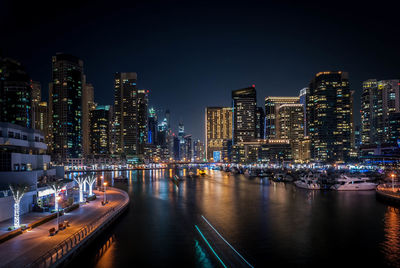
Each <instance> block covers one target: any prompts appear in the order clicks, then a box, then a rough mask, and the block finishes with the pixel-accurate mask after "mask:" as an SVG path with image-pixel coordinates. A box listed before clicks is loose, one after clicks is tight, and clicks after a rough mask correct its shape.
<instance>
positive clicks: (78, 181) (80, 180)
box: [74, 175, 86, 203]
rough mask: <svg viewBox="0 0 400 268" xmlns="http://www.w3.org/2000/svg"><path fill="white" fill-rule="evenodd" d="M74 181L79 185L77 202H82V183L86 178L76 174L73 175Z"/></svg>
mask: <svg viewBox="0 0 400 268" xmlns="http://www.w3.org/2000/svg"><path fill="white" fill-rule="evenodd" d="M74 181H75V182H76V183H77V184H78V186H79V203H82V202H83V184H85V183H86V178H85V177H84V176H81V175H77V176H75V178H74Z"/></svg>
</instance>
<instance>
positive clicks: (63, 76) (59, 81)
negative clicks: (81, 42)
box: [49, 53, 83, 162]
mask: <svg viewBox="0 0 400 268" xmlns="http://www.w3.org/2000/svg"><path fill="white" fill-rule="evenodd" d="M52 70H53V71H52V88H51V91H50V94H51V97H50V98H49V99H50V100H51V102H50V106H51V111H52V138H53V142H52V154H53V156H54V157H53V158H54V160H55V161H56V162H65V161H66V159H67V158H81V157H82V88H83V61H82V60H80V59H78V58H77V57H75V56H72V55H68V54H61V53H59V54H57V55H56V56H53V58H52Z"/></svg>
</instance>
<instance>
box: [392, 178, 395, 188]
mask: <svg viewBox="0 0 400 268" xmlns="http://www.w3.org/2000/svg"><path fill="white" fill-rule="evenodd" d="M394 176H395V175H394V173H392V191H393V192H394Z"/></svg>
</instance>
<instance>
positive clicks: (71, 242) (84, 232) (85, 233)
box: [29, 190, 129, 267]
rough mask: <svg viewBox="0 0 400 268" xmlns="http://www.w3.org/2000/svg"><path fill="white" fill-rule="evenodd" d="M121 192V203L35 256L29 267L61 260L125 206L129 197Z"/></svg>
mask: <svg viewBox="0 0 400 268" xmlns="http://www.w3.org/2000/svg"><path fill="white" fill-rule="evenodd" d="M119 191H120V190H119ZM123 193H124V195H125V197H126V198H125V200H124V202H123V203H121V204H120V205H118V206H116V207H113V208H111V209H109V210H108V211H107V212H105V213H104V214H102V215H101V216H99V217H97V218H96V219H95V220H93V221H92V222H90V223H89V224H87V225H85V226H84V227H82V228H81V229H79V230H78V231H76V232H75V233H73V234H72V235H71V236H69V237H68V238H66V239H65V240H63V241H62V242H61V243H59V244H58V245H57V246H55V247H54V248H52V249H51V250H49V251H47V252H46V253H45V254H43V255H42V256H40V257H39V258H37V259H36V260H35V261H34V262H33V263H32V264H30V265H29V267H50V266H52V265H54V264H55V263H56V262H57V261H59V260H61V259H62V258H63V257H64V256H66V255H67V254H68V253H69V252H70V251H72V250H75V248H76V246H78V245H79V244H80V243H81V242H82V241H84V240H85V239H86V238H87V237H89V236H90V235H91V234H92V233H93V232H94V231H95V230H96V229H97V228H98V227H100V226H101V225H102V224H104V223H106V222H107V221H109V220H110V219H112V218H113V216H114V215H116V214H118V213H119V212H120V211H121V210H122V209H123V208H125V206H126V205H127V204H128V203H129V197H127V194H126V193H125V192H123Z"/></svg>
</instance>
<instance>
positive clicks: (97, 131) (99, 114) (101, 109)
mask: <svg viewBox="0 0 400 268" xmlns="http://www.w3.org/2000/svg"><path fill="white" fill-rule="evenodd" d="M110 118H111V111H110V106H109V105H98V106H97V107H96V108H95V109H94V110H92V111H90V136H89V137H90V154H92V155H103V156H107V155H108V154H109V153H110V133H111V131H110V130H111V121H110Z"/></svg>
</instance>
